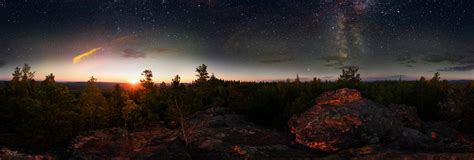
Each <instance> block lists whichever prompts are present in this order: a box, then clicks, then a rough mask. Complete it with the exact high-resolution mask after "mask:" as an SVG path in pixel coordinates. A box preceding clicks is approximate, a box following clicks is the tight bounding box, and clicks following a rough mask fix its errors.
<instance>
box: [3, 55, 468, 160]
mask: <svg viewBox="0 0 474 160" xmlns="http://www.w3.org/2000/svg"><path fill="white" fill-rule="evenodd" d="M357 71H358V68H357V67H347V68H344V69H343V70H342V74H341V75H340V77H339V79H338V80H337V81H321V80H320V79H318V78H314V79H313V80H311V81H301V80H300V78H299V77H296V78H295V79H288V80H287V81H279V82H241V81H232V80H222V79H219V78H218V77H216V76H215V75H214V74H212V75H210V74H209V72H208V68H207V66H206V65H205V64H203V65H201V66H198V67H197V68H196V79H195V80H194V81H193V82H192V83H191V84H183V83H181V82H180V76H179V75H176V76H175V77H173V78H172V82H171V83H170V84H166V83H164V82H162V83H159V82H154V81H153V77H154V75H153V72H152V71H151V70H144V71H143V73H141V75H142V76H143V77H142V79H141V80H140V87H137V88H135V89H130V88H129V87H125V86H123V85H119V84H117V85H116V86H115V87H114V89H113V90H111V91H104V90H100V89H99V88H98V87H97V79H96V78H95V77H91V78H90V79H89V80H88V81H87V87H86V88H83V89H82V90H78V91H76V90H70V89H68V88H67V87H66V86H65V85H63V84H61V83H59V82H56V81H55V76H54V75H53V74H50V75H47V76H46V77H45V79H44V80H42V81H41V82H37V80H36V79H35V78H36V77H35V72H34V70H33V69H32V68H31V67H30V66H29V65H27V64H25V65H24V66H23V67H17V68H16V69H15V70H14V71H13V73H12V79H11V81H9V82H5V84H3V85H1V86H2V87H1V88H0V121H1V122H3V123H2V125H1V126H0V145H4V146H10V147H16V148H29V149H32V150H39V151H45V150H51V149H54V148H57V147H61V146H65V145H67V143H68V142H69V141H70V140H71V138H72V137H74V136H77V135H78V134H80V133H82V132H85V131H90V130H96V129H102V128H110V127H120V128H123V129H127V130H140V129H142V128H145V127H146V126H149V125H154V124H163V125H164V126H167V127H169V128H179V127H180V122H182V121H180V119H185V118H186V117H189V116H191V115H192V114H193V113H195V112H197V111H201V110H205V109H207V108H209V107H213V106H219V107H227V108H230V109H232V110H233V111H235V112H236V113H238V114H241V115H244V116H245V117H247V118H248V119H249V120H250V121H251V122H253V123H255V124H257V125H260V126H263V127H266V128H270V129H275V130H287V129H288V126H287V122H288V119H289V118H290V117H291V116H292V115H294V114H297V113H301V112H304V111H305V110H306V109H308V108H309V107H311V106H312V105H314V104H315V98H316V97H317V96H318V95H320V94H321V93H323V92H325V91H329V90H335V89H339V88H353V89H357V90H359V91H360V92H361V93H362V95H363V97H365V98H368V99H371V100H374V101H376V102H378V103H381V104H384V105H389V104H406V105H410V106H415V107H416V108H417V110H418V114H419V116H420V117H421V119H423V120H425V121H436V120H444V119H446V117H445V116H443V114H442V110H441V109H440V105H439V103H441V102H443V101H445V99H446V97H447V96H448V95H449V93H450V91H451V90H453V89H457V90H463V91H465V92H467V94H469V95H473V94H474V82H472V81H471V82H470V83H468V84H451V83H449V82H448V81H446V80H442V78H441V76H440V74H439V73H435V74H434V75H433V77H432V78H425V77H420V78H419V79H418V80H416V81H402V80H399V81H378V82H364V81H362V80H361V78H360V75H359V74H357ZM471 111H472V110H471ZM471 113H472V112H471ZM466 114H470V113H466ZM471 120H472V119H471Z"/></svg>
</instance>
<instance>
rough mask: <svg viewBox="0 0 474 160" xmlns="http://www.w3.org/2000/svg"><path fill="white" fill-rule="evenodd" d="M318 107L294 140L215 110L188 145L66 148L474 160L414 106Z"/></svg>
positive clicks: (109, 142)
mask: <svg viewBox="0 0 474 160" xmlns="http://www.w3.org/2000/svg"><path fill="white" fill-rule="evenodd" d="M316 102H317V104H316V105H315V106H314V107H312V108H310V109H309V110H308V111H306V112H304V113H302V114H300V115H295V116H293V117H292V118H291V119H290V120H289V122H288V124H289V127H290V129H291V133H293V134H294V137H293V136H292V135H291V134H290V133H287V132H281V131H275V130H271V129H267V128H262V127H259V126H256V125H254V124H252V123H251V122H249V121H247V120H246V118H245V117H242V116H241V115H238V114H235V113H234V112H232V111H231V110H230V109H227V108H221V107H212V108H209V109H207V110H205V111H201V112H198V113H196V114H194V115H193V116H191V117H188V118H187V121H186V126H187V127H186V128H185V133H186V140H187V141H188V142H189V143H188V144H187V145H186V144H185V142H186V141H185V138H184V136H183V134H182V130H181V129H168V128H166V127H164V126H162V125H156V126H150V127H148V128H146V129H143V130H140V131H133V132H131V131H130V132H129V131H126V130H123V129H119V128H111V129H104V130H98V131H94V132H90V133H87V134H83V135H82V136H79V137H77V138H76V139H75V140H74V141H73V143H72V144H71V145H70V147H69V153H70V155H69V156H68V158H69V157H70V158H71V159H206V160H208V159H210V160H212V159H320V158H321V159H350V158H354V157H360V158H362V159H420V158H422V159H436V158H441V159H443V158H449V159H457V158H460V159H472V158H474V154H471V153H472V151H474V149H473V148H474V147H472V146H473V145H472V140H470V139H469V138H467V137H465V135H463V134H462V133H460V132H458V131H456V130H455V129H452V128H449V127H447V124H446V123H442V122H436V123H424V122H422V121H421V120H420V119H419V118H418V116H417V113H416V108H415V107H411V106H406V105H390V106H388V107H386V106H383V105H380V104H377V103H375V102H372V101H370V100H367V99H364V98H362V96H361V94H360V93H359V92H358V91H356V90H351V89H341V90H337V91H332V92H326V93H324V94H322V95H321V96H319V97H318V98H317V99H316ZM295 137H296V139H295ZM295 142H296V143H295ZM321 151H323V152H328V153H322V152H321ZM0 157H1V156H0Z"/></svg>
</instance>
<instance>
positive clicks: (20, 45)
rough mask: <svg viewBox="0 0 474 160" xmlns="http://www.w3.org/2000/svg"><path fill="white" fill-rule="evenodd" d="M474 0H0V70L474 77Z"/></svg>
mask: <svg viewBox="0 0 474 160" xmlns="http://www.w3.org/2000/svg"><path fill="white" fill-rule="evenodd" d="M473 4H474V2H473V1H472V0H156V1H152V0H0V29H1V32H0V79H3V80H9V79H10V78H11V72H12V71H13V69H14V68H15V67H17V66H22V65H23V63H28V64H30V65H31V66H32V68H33V70H35V71H36V77H37V79H38V80H42V79H43V77H44V76H45V75H47V74H49V73H54V74H55V75H56V79H57V80H59V81H86V80H88V79H89V77H90V76H95V77H97V78H98V79H99V81H107V82H128V81H136V80H137V79H139V78H140V73H141V71H143V70H144V69H151V70H152V71H153V72H154V75H155V81H165V82H169V81H170V79H171V78H172V77H173V76H174V75H176V74H179V75H181V77H182V80H183V81H184V82H191V81H192V80H193V79H195V73H194V71H195V68H196V67H197V66H198V65H200V64H203V63H205V64H207V65H208V66H209V68H208V70H209V72H210V73H214V74H215V75H216V76H217V77H219V78H223V79H227V80H243V81H271V80H285V79H287V78H294V77H296V74H298V75H299V76H300V77H303V79H305V78H307V79H312V77H318V78H321V79H323V80H334V79H337V77H338V76H339V74H340V73H341V68H343V67H345V66H358V67H360V73H361V76H362V79H363V80H390V79H396V80H398V79H399V77H402V79H405V80H413V79H416V78H419V77H420V76H427V77H431V76H432V75H433V74H434V73H435V72H440V73H441V76H442V79H449V80H457V79H474V10H473V9H474V5H473Z"/></svg>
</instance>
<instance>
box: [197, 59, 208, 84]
mask: <svg viewBox="0 0 474 160" xmlns="http://www.w3.org/2000/svg"><path fill="white" fill-rule="evenodd" d="M196 72H197V74H196V77H198V79H197V80H196V82H197V83H202V82H206V81H207V80H208V79H209V73H208V72H207V66H206V65H205V64H202V65H200V66H198V67H197V68H196Z"/></svg>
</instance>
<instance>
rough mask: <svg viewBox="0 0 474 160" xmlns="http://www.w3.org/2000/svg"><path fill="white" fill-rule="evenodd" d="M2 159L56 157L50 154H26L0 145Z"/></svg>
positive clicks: (33, 159) (35, 159)
mask: <svg viewBox="0 0 474 160" xmlns="http://www.w3.org/2000/svg"><path fill="white" fill-rule="evenodd" d="M2 159H13V160H14V159H23V160H53V159H57V157H56V156H54V155H51V154H27V153H22V152H20V151H16V150H12V149H9V148H6V147H1V146H0V160H2Z"/></svg>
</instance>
